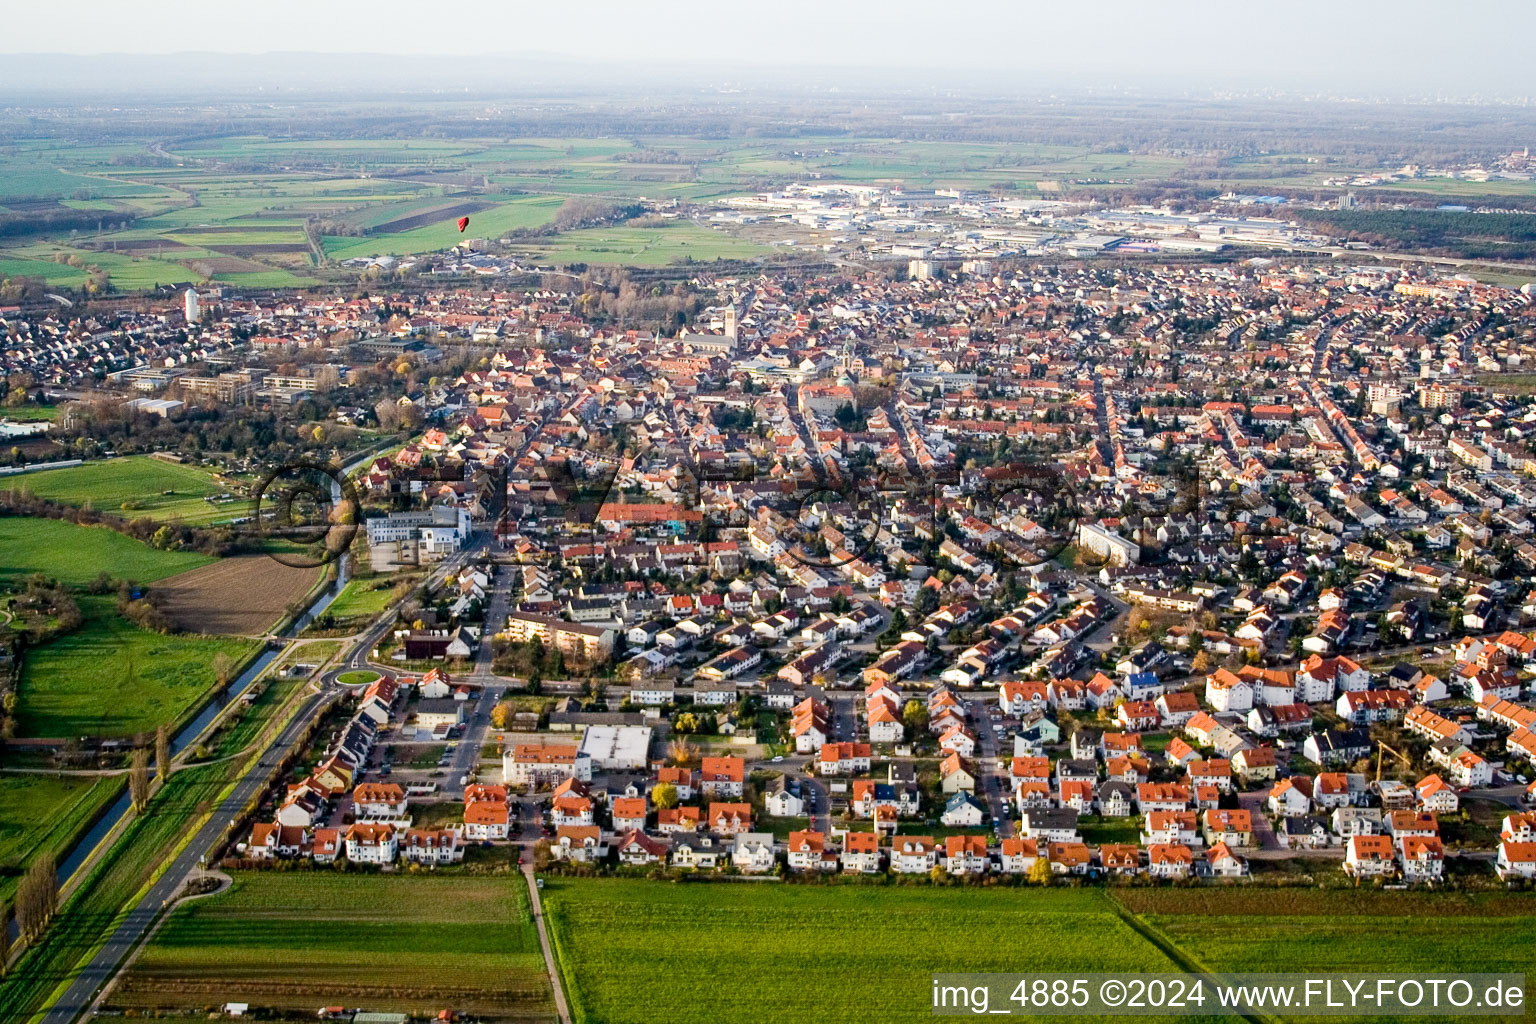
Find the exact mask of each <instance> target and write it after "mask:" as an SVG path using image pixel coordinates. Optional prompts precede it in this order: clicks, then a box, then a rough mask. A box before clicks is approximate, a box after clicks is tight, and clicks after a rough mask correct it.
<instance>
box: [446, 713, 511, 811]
mask: <svg viewBox="0 0 1536 1024" xmlns="http://www.w3.org/2000/svg"><path fill="white" fill-rule="evenodd" d="M506 692H507V688H506V687H505V686H482V687H480V698H479V699H478V700H476V701H475V703H474V706H473V707H472V708H470V709H469V710H468V711H467V712H466V713H465V722H464V735H463V736H461V737H460V738H459V740H458V746H456V747H455V748H454V751H453V762H452V763H451V764H450V765H449V768H448V778H447V781H446V782H445V783H444V784H443V785H442V786H441V787H439V788H440V789H442V790H443V791H445V792H446V793H447V794H448V795H450V796H460V797H461V796H463V795H464V787H463V785H461V784H460V782H459V780H460V779H462V778H463V777H464V776H465V775H467V774H468V773H469V772H470V770H471V769H473V768H475V767H476V766H478V765H479V763H480V745H481V744H482V743H484V742H485V733H486V730H487V729H488V728H490V724H491V708H493V707H495V706H496V702H497V701H498V700H500V699H501V695H502V694H504V693H506Z"/></svg>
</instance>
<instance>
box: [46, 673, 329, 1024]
mask: <svg viewBox="0 0 1536 1024" xmlns="http://www.w3.org/2000/svg"><path fill="white" fill-rule="evenodd" d="M325 699H326V697H325V696H324V695H322V694H315V695H314V696H313V697H311V698H310V699H309V700H308V701H307V702H306V703H305V704H304V706H303V708H301V709H300V710H299V713H298V714H297V715H295V716H294V717H293V720H292V721H290V722H289V723H288V725H287V727H286V728H285V729H283V731H282V733H281V734H280V735H279V736H278V738H277V741H276V743H275V744H274V748H273V749H283V748H285V747H286V746H288V745H289V744H292V743H294V742H296V741H297V740H298V738H299V736H300V735H301V734H302V733H303V731H304V730H305V729H307V728H308V727H309V723H310V721H311V720H312V719H313V718H314V716H315V714H316V713H317V712H318V710H319V708H320V705H321V702H322V701H324V700H325ZM276 765H277V761H276V758H274V757H273V756H272V755H271V754H270V753H269V754H266V755H263V757H262V759H261V760H260V761H259V762H258V763H257V764H256V765H255V766H254V767H253V768H251V770H250V771H248V772H246V773H245V775H244V776H242V777H241V779H240V781H239V782H237V783H236V784H235V788H234V790H233V791H232V792H231V793H230V794H229V796H228V797H226V798H225V799H224V801H223V802H222V803H220V804H219V806H218V807H217V808H216V809H215V810H214V812H213V815H212V816H211V817H210V818H209V819H208V820H207V821H206V822H205V823H204V824H203V826H202V827H201V828H200V829H198V830H197V833H196V834H195V835H194V836H193V837H192V841H191V842H190V843H188V844H187V846H186V848H185V849H183V850H182V852H181V854H180V855H179V856H178V857H177V858H176V860H175V861H174V862H173V863H172V864H171V866H170V867H169V868H167V869H166V871H165V873H164V874H163V875H161V876H160V880H159V881H158V882H156V883H155V884H154V886H153V887H151V889H150V890H149V892H148V893H146V894H145V896H144V898H143V899H141V900H140V901H139V904H138V906H136V907H134V908H133V909H132V910H130V911H129V912H128V915H127V917H125V918H124V919H123V922H122V923H121V924H119V925H118V927H117V930H116V931H115V932H113V933H112V937H111V938H109V939H108V940H107V942H106V944H105V945H103V946H102V947H101V949H99V950H97V952H96V955H95V956H93V957H92V958H91V961H90V963H88V964H87V965H86V966H85V967H84V968H83V969H82V970H81V971H80V973H79V974H78V975H77V976H76V978H75V980H74V982H73V983H72V984H71V985H70V986H69V988H68V989H66V990H65V992H64V994H63V995H62V996H60V997H59V999H58V1001H57V1002H55V1003H54V1004H53V1006H52V1007H50V1008H49V1010H48V1012H47V1013H46V1014H44V1016H43V1024H70V1022H72V1021H73V1020H74V1019H75V1018H76V1017H78V1016H79V1015H80V1013H81V1012H82V1011H83V1010H84V1009H85V1008H86V1007H87V1006H89V1005H90V1004H91V1000H93V999H94V998H95V997H96V993H97V991H98V990H99V989H100V988H101V986H102V985H104V984H106V982H107V981H108V980H109V979H110V978H111V977H112V976H113V974H114V973H115V972H116V970H117V965H118V964H119V963H120V962H122V960H123V958H124V957H126V956H127V955H128V953H129V952H131V951H132V950H133V948H134V947H135V946H137V945H138V944H139V943H140V942H141V941H143V939H144V936H145V934H146V933H147V932H148V931H149V929H150V927H151V926H152V925H153V924H154V923H155V919H156V918H157V917H159V916H160V913H161V911H162V910H163V909H164V908H165V906H166V904H167V902H168V901H169V900H170V899H171V897H172V896H174V895H175V894H176V892H177V891H178V890H180V888H181V885H182V882H183V881H184V880H185V879H186V877H187V875H189V874H190V873H191V872H192V870H193V869H194V868H196V867H197V865H198V861H199V860H200V859H201V858H203V857H205V856H207V855H209V854H210V853H211V852H212V850H213V848H214V847H215V846H216V845H217V844H218V843H219V841H220V840H221V839H222V838H223V836H224V832H225V830H226V829H227V828H228V827H229V826H230V825H231V824H232V823H233V822H234V821H235V820H236V819H237V818H238V817H239V816H240V813H241V811H243V810H244V809H245V805H246V804H247V803H248V802H249V801H250V799H251V798H252V797H253V796H255V795H256V793H257V792H258V791H260V789H261V788H262V787H263V786H265V785H266V784H267V781H268V779H269V778H270V777H271V774H272V769H273V768H275V767H276Z"/></svg>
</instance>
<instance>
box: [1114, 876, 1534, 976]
mask: <svg viewBox="0 0 1536 1024" xmlns="http://www.w3.org/2000/svg"><path fill="white" fill-rule="evenodd" d="M1117 898H1119V899H1120V901H1121V902H1122V903H1123V904H1124V905H1125V906H1126V907H1127V908H1128V909H1130V910H1132V911H1134V912H1136V913H1137V914H1139V915H1140V916H1141V917H1142V918H1143V919H1144V920H1145V921H1146V922H1147V923H1148V924H1149V925H1151V926H1152V927H1153V928H1155V929H1156V931H1157V932H1158V933H1160V934H1161V935H1163V936H1166V937H1167V939H1168V940H1169V941H1171V942H1173V943H1176V944H1177V945H1178V947H1179V948H1180V949H1182V950H1184V951H1185V952H1186V953H1187V954H1188V955H1189V956H1190V957H1192V958H1193V959H1195V960H1196V961H1198V962H1199V963H1200V964H1202V965H1204V966H1206V967H1208V968H1210V969H1212V970H1217V971H1240V972H1244V971H1253V972H1258V971H1265V970H1286V971H1302V970H1306V969H1307V968H1308V967H1310V966H1312V965H1315V964H1327V966H1328V969H1329V970H1335V971H1359V972H1370V971H1388V970H1392V971H1403V972H1408V973H1415V972H1419V971H1425V972H1428V971H1434V970H1457V971H1486V972H1494V973H1497V972H1525V971H1528V970H1529V969H1530V964H1531V950H1532V949H1533V948H1536V896H1532V895H1531V894H1529V893H1518V894H1509V895H1503V894H1481V893H1479V894H1469V893H1424V892H1376V891H1370V890H1361V891H1345V892H1324V891H1319V890H1317V889H1285V890H1273V889H1270V890H1264V889H1223V890H1218V889H1195V890H1174V889H1137V890H1126V891H1125V892H1124V893H1122V894H1120V895H1119V896H1118V897H1117Z"/></svg>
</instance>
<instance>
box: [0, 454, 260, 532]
mask: <svg viewBox="0 0 1536 1024" xmlns="http://www.w3.org/2000/svg"><path fill="white" fill-rule="evenodd" d="M0 486H6V487H9V488H15V489H19V490H22V491H30V492H31V493H33V494H35V495H37V496H38V497H40V498H49V499H52V500H53V501H58V502H63V503H64V504H66V505H79V506H84V505H85V504H87V503H89V504H90V506H91V507H92V508H94V509H95V510H96V511H98V512H108V513H111V514H113V515H120V516H123V517H124V518H127V519H137V518H139V517H140V516H148V517H149V518H151V519H157V520H167V519H180V520H182V521H184V522H187V523H209V522H216V521H219V520H223V519H233V518H236V517H239V516H242V515H247V514H249V512H250V503H249V502H248V501H244V500H236V501H224V502H219V503H214V502H210V501H207V500H206V499H207V498H210V497H212V496H214V495H218V494H230V493H233V492H232V491H231V490H230V485H228V484H224V483H220V482H219V481H218V480H217V479H215V477H214V474H213V473H212V471H210V470H207V469H203V468H201V467H199V466H183V465H179V464H177V463H173V462H165V461H163V460H161V459H155V458H151V457H149V456H148V455H128V456H124V457H123V458H120V459H108V460H106V461H105V462H87V463H85V464H84V465H81V466H70V467H68V468H67V469H45V470H43V471H42V472H39V473H24V474H22V475H20V476H16V477H11V478H9V479H8V480H4V481H0ZM125 502H126V503H128V505H129V507H128V508H123V507H122V506H123V504H124V503H125Z"/></svg>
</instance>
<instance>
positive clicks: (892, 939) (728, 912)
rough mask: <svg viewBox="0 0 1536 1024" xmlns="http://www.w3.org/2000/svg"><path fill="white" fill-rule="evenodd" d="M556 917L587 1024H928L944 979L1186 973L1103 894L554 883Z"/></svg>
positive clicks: (568, 979) (558, 940)
mask: <svg viewBox="0 0 1536 1024" xmlns="http://www.w3.org/2000/svg"><path fill="white" fill-rule="evenodd" d="M544 907H545V913H546V914H547V918H548V923H549V924H550V925H551V926H552V927H553V929H554V937H553V941H554V942H555V945H556V948H557V955H558V957H559V960H560V968H561V971H562V974H563V976H564V979H565V983H566V994H567V997H568V998H569V999H570V1001H571V1009H572V1014H573V1015H574V1018H575V1020H576V1021H577V1022H578V1024H597V1022H602V1024H627V1022H631V1021H633V1022H636V1024H639V1022H646V1024H649V1022H650V1021H654V1020H657V1019H665V1020H667V1021H668V1022H670V1024H687V1022H693V1021H698V1022H701V1024H702V1022H715V1021H732V1022H740V1024H757V1022H764V1024H766V1022H768V1021H777V1020H792V1021H796V1022H799V1024H819V1022H823V1021H825V1022H837V1024H841V1022H844V1021H847V1020H849V1019H850V1017H852V1018H855V1019H859V1020H869V1021H882V1022H885V1021H918V1020H928V1019H930V1011H929V987H930V986H929V975H930V973H931V972H934V971H1022V970H1061V971H1068V970H1082V971H1103V972H1112V971H1128V972H1147V971H1173V970H1176V969H1177V968H1176V967H1175V965H1174V964H1173V962H1172V961H1170V960H1169V958H1168V957H1167V956H1166V955H1165V954H1164V953H1163V952H1162V951H1161V950H1160V949H1158V948H1157V947H1156V946H1155V945H1153V944H1152V943H1151V942H1149V941H1147V940H1146V939H1145V938H1143V937H1142V936H1141V935H1139V934H1137V932H1136V931H1135V930H1134V929H1132V928H1131V927H1129V926H1128V925H1126V924H1125V923H1124V922H1123V921H1121V920H1120V918H1119V917H1117V916H1116V914H1115V911H1114V907H1113V905H1112V904H1111V903H1110V902H1109V899H1108V897H1107V896H1106V895H1105V894H1104V893H1103V891H1102V890H1094V889H1079V890H1038V889H1036V890H1022V889H1009V890H1003V889H979V888H975V889H972V888H955V889H941V888H931V887H928V886H919V887H910V888H908V887H900V888H897V887H873V886H799V885H794V886H786V885H773V884H739V885H729V884H692V885H669V884H659V883H656V882H650V881H640V880H634V881H632V880H612V879H569V880H565V879H547V880H546V882H545V889H544ZM1042 958H1048V959H1049V967H1047V966H1046V965H1045V964H1044V963H1042ZM681 977H692V978H696V979H699V980H700V981H701V982H702V980H703V979H706V978H714V979H720V981H721V983H718V984H708V983H699V984H686V985H679V984H678V981H677V979H678V978H681ZM727 979H729V980H727Z"/></svg>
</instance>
